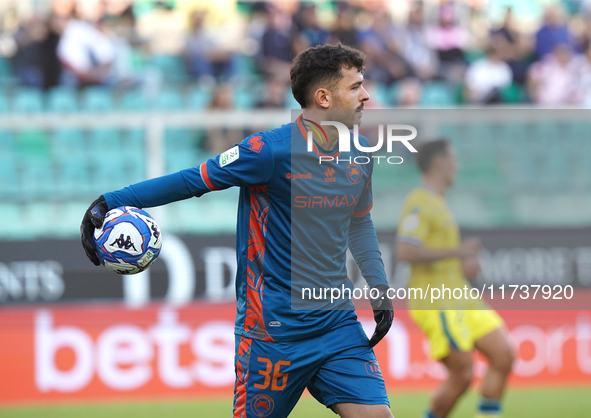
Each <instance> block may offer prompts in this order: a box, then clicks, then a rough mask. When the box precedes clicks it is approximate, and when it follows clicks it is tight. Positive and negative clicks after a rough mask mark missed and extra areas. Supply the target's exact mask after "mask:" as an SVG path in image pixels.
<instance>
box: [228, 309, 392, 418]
mask: <svg viewBox="0 0 591 418" xmlns="http://www.w3.org/2000/svg"><path fill="white" fill-rule="evenodd" d="M234 365H235V370H236V384H235V387H234V418H255V417H256V418H285V417H287V416H288V415H289V413H290V412H291V410H292V409H293V407H294V406H295V404H296V403H297V401H298V400H299V398H300V396H301V395H302V392H303V391H304V389H305V388H308V390H309V391H310V393H311V394H312V396H314V398H316V399H317V400H318V401H319V402H320V403H322V404H324V405H325V406H326V407H330V406H331V405H333V404H335V403H339V402H349V403H357V404H366V405H380V404H385V405H388V406H390V403H389V401H388V396H387V394H386V386H385V384H384V379H383V377H382V373H381V371H380V368H379V366H378V362H377V360H376V356H375V354H374V352H373V349H372V348H371V347H370V346H369V339H368V338H367V335H366V334H365V332H364V331H363V328H362V327H361V324H360V323H359V322H358V321H356V320H348V321H346V322H345V323H343V324H339V326H337V327H335V328H334V329H332V330H330V331H329V332H327V333H326V334H325V335H321V336H316V337H312V338H309V339H305V340H298V341H289V342H267V341H260V340H253V339H251V338H245V337H241V336H236V358H235V364H234Z"/></svg>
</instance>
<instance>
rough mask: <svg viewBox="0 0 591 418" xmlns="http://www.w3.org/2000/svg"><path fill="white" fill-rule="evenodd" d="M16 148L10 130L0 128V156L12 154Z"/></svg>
mask: <svg viewBox="0 0 591 418" xmlns="http://www.w3.org/2000/svg"><path fill="white" fill-rule="evenodd" d="M15 150H16V142H15V140H14V136H13V135H12V132H10V131H7V130H0V156H1V155H13V153H14V152H15Z"/></svg>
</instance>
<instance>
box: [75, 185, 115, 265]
mask: <svg viewBox="0 0 591 418" xmlns="http://www.w3.org/2000/svg"><path fill="white" fill-rule="evenodd" d="M108 211H109V207H108V206H107V202H106V201H105V198H104V197H103V195H100V196H99V198H98V199H96V200H95V201H94V202H92V203H91V204H90V206H89V207H88V209H87V210H86V212H85V213H84V217H83V218H82V224H81V225H80V237H81V239H82V248H84V252H85V253H86V257H88V259H89V260H90V261H91V262H92V264H94V265H95V266H100V265H101V262H100V261H99V258H98V256H97V255H96V245H95V243H94V229H95V228H100V227H101V226H103V220H104V219H105V215H106V214H107V212H108Z"/></svg>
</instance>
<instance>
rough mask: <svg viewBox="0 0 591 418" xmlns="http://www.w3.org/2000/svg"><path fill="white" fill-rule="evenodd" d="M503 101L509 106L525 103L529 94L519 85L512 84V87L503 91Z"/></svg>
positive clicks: (501, 93)
mask: <svg viewBox="0 0 591 418" xmlns="http://www.w3.org/2000/svg"><path fill="white" fill-rule="evenodd" d="M500 95H501V101H502V102H503V103H507V104H517V103H525V102H526V101H527V93H526V91H525V89H524V88H523V87H522V86H521V85H519V84H518V83H512V84H511V85H510V86H508V87H505V88H503V89H501V91H500Z"/></svg>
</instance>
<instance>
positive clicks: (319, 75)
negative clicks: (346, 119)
mask: <svg viewBox="0 0 591 418" xmlns="http://www.w3.org/2000/svg"><path fill="white" fill-rule="evenodd" d="M364 63H365V55H363V53H362V52H361V51H359V50H357V49H355V48H352V47H350V46H347V45H343V44H338V45H319V46H315V47H312V48H308V49H306V50H305V51H302V52H301V53H300V54H299V55H298V56H297V57H295V59H294V60H293V63H292V64H291V70H290V72H289V75H290V78H291V91H292V93H293V97H295V99H296V100H297V101H298V103H299V104H300V105H301V106H302V107H306V106H307V105H308V100H309V95H310V93H311V90H312V88H313V87H315V86H317V85H319V84H325V86H326V87H327V88H328V89H331V88H334V86H335V84H336V82H337V81H338V80H340V79H341V78H342V77H343V74H342V73H341V68H343V67H345V68H347V69H349V68H353V67H354V68H357V70H358V71H359V72H360V73H362V74H363V72H364V71H365V65H364Z"/></svg>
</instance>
